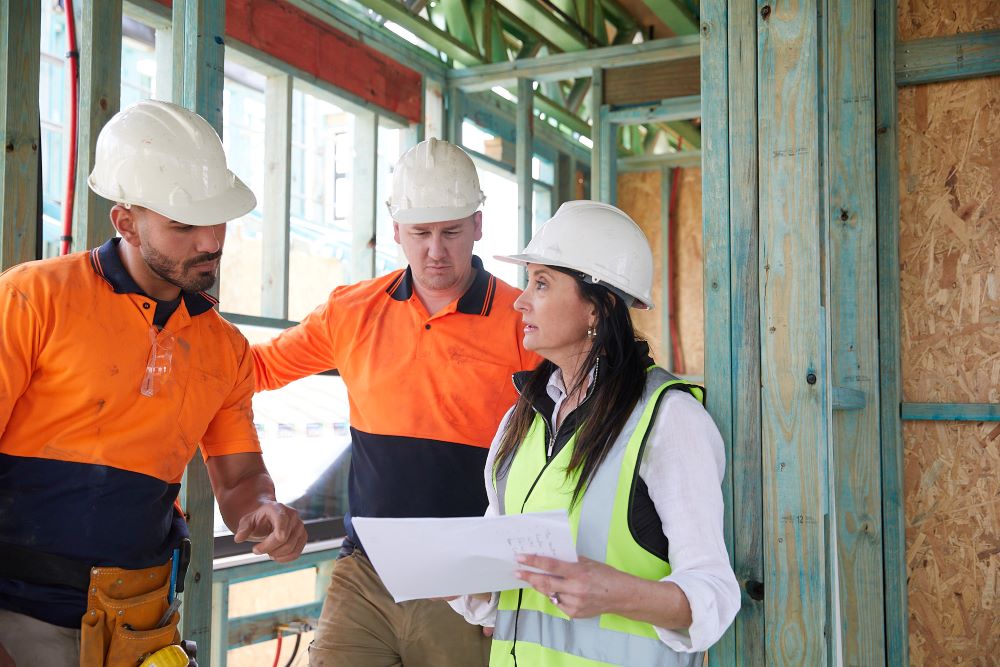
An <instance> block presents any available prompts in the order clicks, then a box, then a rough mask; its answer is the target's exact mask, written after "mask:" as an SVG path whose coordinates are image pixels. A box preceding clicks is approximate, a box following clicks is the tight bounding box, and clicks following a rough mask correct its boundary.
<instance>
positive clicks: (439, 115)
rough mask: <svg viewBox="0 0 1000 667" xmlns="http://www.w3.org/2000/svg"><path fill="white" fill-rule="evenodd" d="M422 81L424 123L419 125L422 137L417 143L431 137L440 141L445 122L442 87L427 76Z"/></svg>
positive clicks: (442, 136)
mask: <svg viewBox="0 0 1000 667" xmlns="http://www.w3.org/2000/svg"><path fill="white" fill-rule="evenodd" d="M422 80H423V84H424V122H423V123H422V124H421V125H419V129H420V130H421V131H422V132H423V136H421V137H420V138H419V139H417V141H423V140H424V139H430V138H431V137H434V138H436V139H442V138H444V122H445V120H444V119H445V113H444V86H442V85H441V82H440V81H435V80H434V79H432V78H430V77H427V76H424V77H422Z"/></svg>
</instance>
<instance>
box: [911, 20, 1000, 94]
mask: <svg viewBox="0 0 1000 667" xmlns="http://www.w3.org/2000/svg"><path fill="white" fill-rule="evenodd" d="M995 74H1000V30H986V31H983V32H972V33H964V34H961V35H949V36H947V37H930V38H927V39H915V40H911V41H908V42H899V43H897V44H896V85H898V86H913V85H916V84H919V83H936V82H938V81H954V80H955V79H969V78H973V77H982V76H993V75H995Z"/></svg>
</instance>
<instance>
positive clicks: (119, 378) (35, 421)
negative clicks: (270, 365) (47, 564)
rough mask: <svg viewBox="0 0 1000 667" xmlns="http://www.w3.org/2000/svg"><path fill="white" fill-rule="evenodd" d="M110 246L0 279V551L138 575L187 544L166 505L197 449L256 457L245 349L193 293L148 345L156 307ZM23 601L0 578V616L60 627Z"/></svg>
mask: <svg viewBox="0 0 1000 667" xmlns="http://www.w3.org/2000/svg"><path fill="white" fill-rule="evenodd" d="M118 242H119V240H118V239H113V240H111V241H109V242H108V243H106V244H105V245H103V246H102V247H100V248H97V249H94V250H92V251H90V252H85V253H76V254H73V255H68V256H65V257H60V258H56V259H49V260H43V261H40V262H29V263H26V264H21V265H19V266H16V267H14V268H12V269H10V270H9V271H7V272H5V273H3V274H2V275H0V323H2V324H0V543H11V544H16V545H19V546H27V547H31V548H33V549H37V550H39V551H43V552H46V553H52V554H56V555H60V556H67V557H70V558H73V559H76V560H80V561H85V562H88V563H93V564H103V565H117V566H121V567H129V568H139V567H148V566H151V565H154V564H160V563H163V562H166V560H167V558H168V557H169V554H170V551H171V550H172V549H173V548H174V547H175V546H176V545H177V543H178V541H179V540H180V539H181V538H182V537H184V536H186V534H187V529H186V526H185V525H184V521H183V518H182V517H180V516H179V515H178V513H177V512H176V511H175V509H174V502H175V499H176V497H177V493H178V491H179V488H180V480H181V476H182V475H183V474H184V469H185V466H186V465H187V463H188V461H189V460H190V459H191V457H192V456H193V455H194V453H195V450H196V449H197V448H198V446H199V444H200V446H201V450H202V454H203V456H205V457H206V458H207V457H211V456H221V455H228V454H236V453H242V452H259V451H260V445H259V443H258V440H257V434H256V431H255V429H254V425H253V414H252V411H251V399H252V396H253V365H252V359H251V356H250V350H249V345H248V343H247V341H246V339H245V338H244V337H243V336H242V334H240V332H239V331H238V330H237V329H236V328H235V327H233V326H232V325H231V324H229V323H228V322H226V321H225V320H223V319H222V318H221V317H220V316H219V314H218V313H217V312H216V311H215V310H214V309H213V305H214V303H215V302H214V300H212V299H211V298H210V297H208V296H207V295H205V294H201V293H197V294H195V293H183V294H182V298H181V299H180V300H179V303H176V304H173V305H174V306H175V307H176V309H175V310H173V312H172V313H171V314H170V315H169V318H168V319H166V321H165V326H164V327H163V329H162V330H161V331H157V327H154V318H155V317H156V313H157V310H158V308H164V306H165V304H163V303H161V302H157V301H156V300H154V299H151V298H150V297H148V296H146V295H144V294H142V292H141V291H140V290H139V288H138V286H137V285H136V284H135V282H134V281H133V280H132V278H131V276H129V274H128V272H127V271H126V270H125V268H124V266H123V264H122V263H121V260H120V258H119V256H118V245H117V244H118ZM151 334H152V335H156V336H157V337H158V339H159V340H160V341H164V340H166V339H168V338H169V339H172V340H171V342H172V358H171V361H170V363H169V366H168V370H167V371H166V373H165V374H164V375H163V377H162V378H161V379H160V380H158V385H157V386H156V388H155V391H154V393H153V395H152V396H145V395H143V394H142V393H141V392H140V386H141V384H142V381H143V378H144V376H145V375H146V370H147V362H148V359H149V357H150V351H151V347H152V343H151ZM7 583H8V584H9V582H7ZM22 588H23V585H22ZM22 588H18V589H17V591H18V592H17V593H16V595H15V594H14V593H13V592H12V591H13V590H14V589H12V588H11V586H10V585H8V586H5V582H4V580H3V578H2V575H0V607H6V608H11V609H14V610H15V611H19V610H20V611H23V613H31V614H32V615H35V616H37V617H39V618H42V619H43V620H49V622H54V623H57V624H63V625H66V624H68V620H67V619H68V618H70V617H71V613H70V612H69V611H67V612H66V615H65V616H61V615H59V614H60V612H59V611H58V610H57V607H58V605H56V604H54V603H53V601H52V600H45V599H44V596H41V597H42V598H43V599H35V600H30V599H28V598H31V595H33V593H31V592H30V591H29V592H28V593H25V592H24V591H23V590H22ZM18 596H23V597H18ZM31 602H38V603H39V604H40V605H42V606H45V605H49V606H50V607H51V609H52V611H51V613H50V612H48V611H43V612H41V613H39V614H36V613H34V611H35V610H34V609H33V608H32V607H31ZM60 602H63V601H62V600H60ZM67 604H68V605H69V606H70V607H72V604H70V603H69V602H67ZM84 608H85V599H84V600H83V601H82V603H81V605H80V611H79V614H82V613H83V609H84ZM53 614H54V615H53ZM79 614H77V616H76V619H75V626H76V627H79V618H80V615H79Z"/></svg>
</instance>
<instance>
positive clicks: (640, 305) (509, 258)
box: [493, 253, 653, 310]
mask: <svg viewBox="0 0 1000 667" xmlns="http://www.w3.org/2000/svg"><path fill="white" fill-rule="evenodd" d="M493 259H496V260H499V261H501V262H507V263H508V264H520V265H521V266H527V265H528V264H544V265H545V266H558V267H560V268H563V269H570V270H571V271H579V272H580V273H586V271H581V270H580V269H578V268H577V267H575V266H570V265H569V264H566V263H564V262H558V261H553V260H552V259H551V258H549V257H542V256H541V255H532V254H528V253H521V254H518V255H493ZM596 284H598V285H600V284H603V285H604V286H605V287H607V286H611V287H614V288H615V291H619V292H622V293H623V294H628V291H627V290H625V289H624V288H622V287H620V286H618V285H615V284H613V283H611V282H610V281H605V280H600V281H597V282H596ZM628 296H630V297H632V298H633V299H635V302H634V303H633V304H632V308H635V309H637V310H653V304H651V303H647V302H646V301H645V300H643V299H640V298H639V297H637V296H635V295H634V294H628Z"/></svg>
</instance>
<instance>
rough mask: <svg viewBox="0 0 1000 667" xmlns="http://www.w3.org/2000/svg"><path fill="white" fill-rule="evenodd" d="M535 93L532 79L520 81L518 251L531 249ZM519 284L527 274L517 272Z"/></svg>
mask: <svg viewBox="0 0 1000 667" xmlns="http://www.w3.org/2000/svg"><path fill="white" fill-rule="evenodd" d="M534 96H535V91H534V88H533V87H532V81H531V79H518V81H517V148H516V151H515V159H514V162H515V163H516V168H515V173H516V174H517V251H518V252H520V251H521V249H522V248H524V247H525V246H526V245H528V241H530V240H531V232H532V228H533V227H532V204H533V203H534V202H533V197H534V183H535V181H534V179H533V178H532V176H531V159H532V157H534V154H535V150H534V140H533V134H534V128H533V127H532V125H533V121H534V119H535V114H534V102H533V100H534ZM518 280H519V281H521V286H522V287H523V286H524V284H525V283H524V281H525V280H526V277H525V272H524V271H520V272H518Z"/></svg>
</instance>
